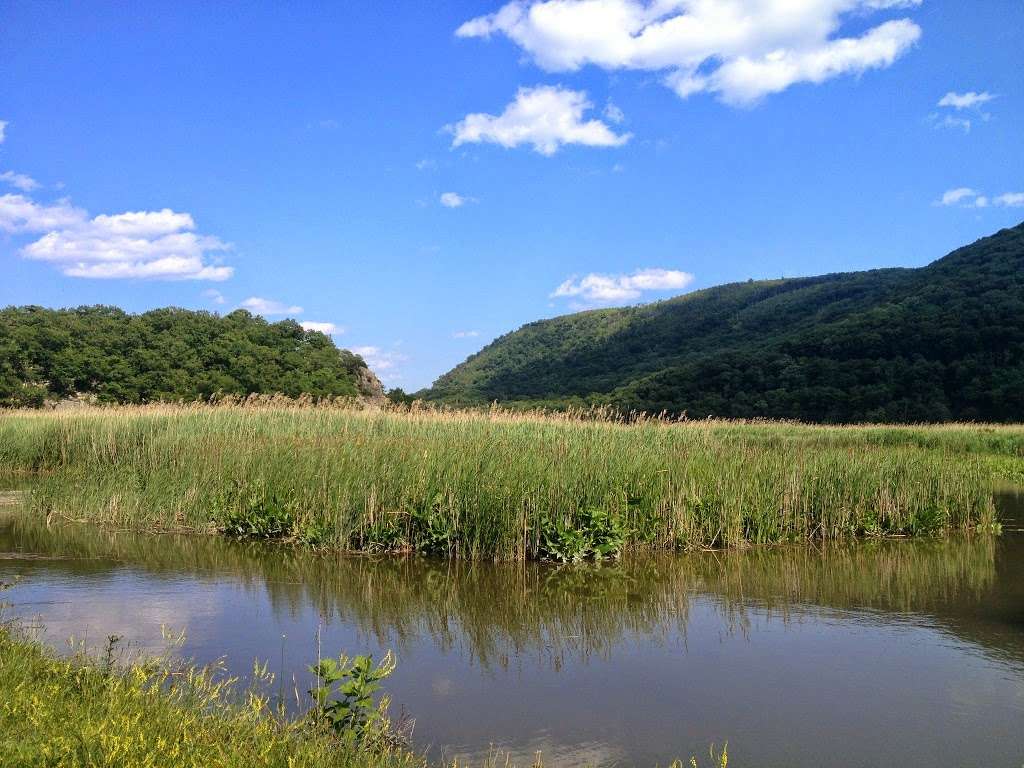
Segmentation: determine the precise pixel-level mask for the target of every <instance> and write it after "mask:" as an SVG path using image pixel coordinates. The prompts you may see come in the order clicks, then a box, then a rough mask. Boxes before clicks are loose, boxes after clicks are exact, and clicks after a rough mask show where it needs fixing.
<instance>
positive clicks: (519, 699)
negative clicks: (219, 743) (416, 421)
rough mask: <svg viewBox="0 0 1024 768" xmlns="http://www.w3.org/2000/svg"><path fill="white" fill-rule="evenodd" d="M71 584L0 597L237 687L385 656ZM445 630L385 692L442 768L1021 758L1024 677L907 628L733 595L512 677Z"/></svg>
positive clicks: (339, 625) (537, 661) (232, 588)
mask: <svg viewBox="0 0 1024 768" xmlns="http://www.w3.org/2000/svg"><path fill="white" fill-rule="evenodd" d="M72 571H73V569H71V568H69V567H68V565H67V563H62V562H61V561H59V560H54V561H48V560H33V561H25V560H18V559H11V558H8V559H3V560H0V579H2V580H8V579H9V577H10V576H11V575H12V574H14V573H22V574H24V575H25V580H24V581H23V583H22V584H20V585H19V586H18V587H16V588H15V589H14V590H12V591H11V592H10V593H8V595H7V599H8V600H9V601H10V602H12V603H14V607H13V611H14V612H16V613H17V614H18V615H20V616H23V617H36V616H38V617H40V618H41V620H42V622H43V623H45V625H46V627H47V630H46V638H47V639H48V640H49V641H50V642H51V643H54V644H60V643H61V642H62V641H63V640H64V639H65V638H67V637H69V636H72V635H74V636H75V637H77V638H79V639H82V638H85V639H87V640H88V642H89V644H90V646H92V647H94V648H96V647H100V646H102V644H103V642H104V641H105V638H106V636H107V635H109V634H112V633H113V634H119V635H122V636H123V637H124V638H125V641H127V642H131V643H132V644H133V645H134V646H136V647H142V648H145V649H149V650H160V649H162V648H163V647H164V644H163V640H162V634H161V626H162V625H164V626H167V627H169V628H171V629H173V630H175V631H180V630H184V631H185V632H186V635H187V641H186V644H185V646H184V648H183V651H182V652H183V653H184V654H185V655H187V656H191V657H194V658H196V660H197V661H200V662H203V663H205V662H211V661H214V660H216V659H218V658H220V657H221V656H224V655H226V656H227V659H228V662H229V666H231V667H232V669H233V671H235V672H236V673H237V672H241V673H244V672H246V671H247V670H248V669H249V668H250V666H251V662H252V660H253V659H254V658H259V659H261V660H265V661H268V662H269V665H270V669H271V670H272V671H274V672H280V671H282V670H283V672H284V679H285V687H286V690H289V691H290V690H291V686H292V684H293V681H294V685H295V686H296V687H297V688H298V690H299V691H300V693H302V692H304V691H305V690H306V689H307V688H308V687H309V682H310V679H309V673H308V671H307V670H306V664H308V663H310V662H311V661H313V660H315V658H316V655H317V648H318V634H319V647H320V649H321V650H322V653H323V654H324V655H333V654H337V653H339V652H341V651H347V652H349V653H361V652H367V651H370V652H374V653H376V654H380V653H382V652H383V650H384V648H382V647H380V645H379V644H378V642H377V640H376V637H377V636H378V635H377V633H376V632H375V631H374V630H373V628H371V627H366V626H360V625H359V623H358V622H357V621H356V620H353V619H349V618H345V619H339V618H337V615H333V616H331V617H329V618H327V619H325V618H324V617H322V616H321V615H320V613H319V612H318V610H317V608H316V607H315V606H314V605H313V604H312V603H310V602H309V601H308V598H301V599H292V600H279V599H278V600H272V599H271V597H270V593H269V591H268V589H267V588H266V586H265V585H264V584H262V583H261V582H260V580H259V579H254V578H252V577H249V578H248V580H243V579H241V578H239V577H236V576H235V575H233V574H231V573H228V572H224V573H220V574H217V573H209V572H208V573H205V574H203V575H201V576H199V575H190V574H178V575H168V574H167V573H162V574H160V575H154V574H151V573H148V572H147V571H145V570H144V569H142V568H139V567H128V566H124V565H115V564H110V565H109V567H103V566H102V565H100V564H96V563H95V562H93V563H92V564H91V565H90V569H89V572H88V573H77V574H76V573H73V572H72ZM296 594H302V593H301V592H297V593H296ZM581 610H583V608H581ZM349 615H351V613H350V612H346V616H349ZM449 628H450V630H451V631H452V632H453V633H454V634H455V635H456V642H455V643H453V644H449V643H447V642H442V641H440V640H439V638H437V637H433V636H430V635H429V634H422V635H416V636H412V637H409V638H407V639H406V642H404V643H402V647H401V648H400V649H398V650H399V653H398V671H397V672H396V673H395V675H394V676H393V677H392V678H391V679H390V680H389V681H388V684H387V686H386V688H387V690H388V691H389V692H390V693H391V694H392V696H393V700H394V704H393V708H392V714H393V715H394V716H398V715H399V714H400V713H401V712H402V711H403V710H404V711H406V712H408V713H409V714H410V715H412V716H414V717H415V718H416V721H417V725H416V730H415V734H414V738H415V742H416V743H417V745H419V746H420V747H421V748H428V747H430V748H432V754H434V755H435V756H437V755H441V754H442V753H443V754H444V755H445V756H446V757H449V758H452V757H460V759H462V758H465V759H467V760H468V761H471V762H475V761H477V760H479V758H480V757H481V756H483V755H486V754H487V753H488V751H489V750H490V749H491V745H494V746H495V747H497V748H499V749H501V750H507V751H508V752H509V753H510V754H511V756H512V759H513V762H514V763H515V764H518V765H524V764H529V763H530V762H532V759H533V754H534V752H536V751H537V750H541V751H542V752H543V754H544V755H545V757H546V760H547V761H548V764H558V765H581V764H607V763H622V762H635V763H637V764H649V765H653V764H655V763H660V764H666V763H667V762H668V761H669V760H670V759H671V758H674V757H679V756H682V757H687V756H689V755H690V754H697V755H704V754H706V751H707V748H708V746H709V745H710V744H711V743H712V742H714V743H717V744H721V743H723V742H725V741H728V742H729V744H730V756H731V757H732V758H733V759H734V761H735V762H736V763H738V764H755V763H756V764H759V765H763V764H778V765H822V764H835V763H836V762H844V758H845V757H847V756H851V755H856V756H857V758H858V762H860V763H861V764H864V765H878V764H899V765H902V766H913V765H922V766H925V765H928V766H932V765H940V764H941V765H947V764H960V763H971V764H975V763H984V764H990V765H1012V764H1019V763H1020V759H1021V758H1022V757H1024V747H1022V746H1021V745H1022V744H1024V741H1022V740H1021V739H1020V736H1019V734H1018V732H1017V731H1018V729H1019V726H1020V723H1022V722H1024V669H1022V665H1020V664H1019V663H1016V664H1014V663H1011V662H1006V661H998V660H997V659H995V658H993V657H992V656H991V655H988V654H986V653H984V652H983V649H982V648H980V647H979V646H976V645H973V644H971V643H968V642H965V641H962V640H959V639H957V638H955V637H953V636H952V635H950V634H949V633H948V632H945V631H943V630H941V629H939V628H937V627H936V626H933V625H931V624H930V623H928V622H924V623H921V622H915V621H913V620H912V617H910V618H908V616H907V615H898V614H887V613H885V612H883V611H872V612H864V611H841V610H835V609H831V608H821V607H815V606H798V607H795V608H790V609H789V610H788V611H787V612H786V614H785V620H783V618H782V616H781V615H780V614H779V613H778V612H773V611H769V610H768V609H767V608H764V607H762V606H758V605H756V604H751V605H750V606H749V607H748V609H747V610H746V611H745V612H744V613H743V618H742V621H741V622H737V620H736V618H735V616H732V617H730V616H729V612H728V611H726V610H724V609H723V606H722V601H721V597H720V596H716V595H695V596H694V599H693V600H692V601H691V602H690V605H689V609H688V617H687V621H686V622H685V625H680V624H677V623H674V622H667V623H665V624H664V625H663V626H658V627H653V628H651V629H649V630H643V631H639V630H629V629H627V630H624V631H623V632H622V634H621V636H619V637H618V639H617V640H616V641H615V644H614V647H613V648H612V649H611V650H610V651H608V652H607V653H603V654H600V655H590V656H586V655H582V654H573V653H565V654H561V656H560V657H559V659H558V663H557V664H553V663H552V659H551V658H550V655H551V654H552V653H554V652H555V651H553V650H552V649H550V648H544V647H536V646H528V647H524V648H522V649H520V650H518V651H516V650H515V649H514V648H511V647H510V648H509V649H508V657H507V659H505V661H506V662H507V663H504V664H502V663H494V664H490V665H488V666H486V667H483V666H481V665H480V664H479V663H478V661H477V660H475V659H474V657H473V654H472V653H471V652H468V651H467V647H468V646H469V644H468V643H467V642H466V641H464V640H463V639H461V638H460V636H461V633H462V632H463V631H464V630H463V629H462V628H461V627H460V625H459V623H458V621H456V620H454V619H453V620H452V621H451V622H449ZM560 639H561V640H564V641H565V642H566V643H571V642H572V638H560ZM556 640H559V638H550V637H549V638H546V640H544V641H543V642H545V643H547V642H554V641H556Z"/></svg>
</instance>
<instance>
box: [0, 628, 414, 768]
mask: <svg viewBox="0 0 1024 768" xmlns="http://www.w3.org/2000/svg"><path fill="white" fill-rule="evenodd" d="M0 755H2V756H3V758H2V762H3V765H4V766H5V767H6V768H20V767H21V766H26V767H27V766H61V768H78V767H79V766H81V768H86V767H88V768H106V767H109V768H162V767H163V766H166V767H167V768H229V767H230V768H236V767H237V768H254V767H257V766H268V767H269V766H275V767H276V766H281V768H301V767H302V766H309V768H314V767H316V768H321V767H323V766H346V767H351V768H411V767H412V766H422V765H424V763H423V760H422V759H420V758H418V757H416V756H414V755H413V754H412V753H411V752H409V751H408V750H406V749H404V748H399V747H396V746H394V745H391V744H389V743H388V741H387V740H384V739H381V740H376V741H374V742H372V743H370V742H363V741H356V740H353V739H346V738H341V737H339V736H336V735H335V734H334V733H333V732H332V731H330V730H329V729H326V728H324V727H322V726H319V725H318V724H317V721H316V719H315V718H309V717H304V718H301V719H296V720H289V719H286V718H282V717H280V716H279V715H278V714H277V713H276V712H275V711H274V710H273V708H272V707H270V706H269V703H268V700H267V699H266V698H265V697H262V696H260V695H259V694H257V693H255V692H253V691H247V692H245V693H244V694H243V693H241V692H238V691H236V690H235V689H234V685H233V681H231V680H229V679H224V678H222V677H221V676H219V675H217V674H214V673H213V672H211V671H209V670H198V669H195V668H190V667H183V666H181V665H177V666H174V665H171V664H170V663H169V662H168V663H162V662H137V663H132V664H129V665H127V666H124V667H120V666H116V665H115V666H111V665H110V664H109V663H101V662H96V661H93V660H90V659H88V658H86V657H84V656H82V655H76V656H73V657H71V658H57V657H55V656H54V655H52V654H51V653H49V652H48V651H47V650H46V649H45V648H44V647H43V646H41V645H39V644H38V643H35V642H31V641H28V640H26V639H24V638H22V637H19V636H18V635H17V634H16V632H15V631H14V630H12V629H10V628H4V627H0Z"/></svg>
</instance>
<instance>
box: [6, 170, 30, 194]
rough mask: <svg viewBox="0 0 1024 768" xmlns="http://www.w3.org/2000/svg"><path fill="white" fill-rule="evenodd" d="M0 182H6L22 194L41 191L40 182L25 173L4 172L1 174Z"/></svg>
mask: <svg viewBox="0 0 1024 768" xmlns="http://www.w3.org/2000/svg"><path fill="white" fill-rule="evenodd" d="M0 181H5V182H7V183H8V184H10V185H11V186H12V187H14V188H15V189H20V190H21V191H22V192H31V191H32V190H33V189H39V182H38V181H36V180H35V179H33V178H32V177H31V176H26V175H25V174H24V173H15V172H14V171H4V172H3V173H0Z"/></svg>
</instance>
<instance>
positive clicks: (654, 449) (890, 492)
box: [0, 397, 1024, 561]
mask: <svg viewBox="0 0 1024 768" xmlns="http://www.w3.org/2000/svg"><path fill="white" fill-rule="evenodd" d="M1022 467H1024V428H1022V427H1015V426H988V425H974V424H955V425H942V426H884V425H879V426H856V427H852V426H851V427H834V426H811V425H805V424H799V423H793V422H758V421H746V422H738V421H714V420H707V421H680V420H673V419H668V418H657V417H649V416H643V415H626V416H621V415H618V414H616V413H615V412H613V411H609V410H592V411H578V412H566V413H544V412H519V411H509V410H502V409H499V408H495V407H492V408H490V409H478V410H470V411H466V410H463V411H453V410H445V409H436V408H426V407H419V406H413V407H411V408H408V407H406V408H403V407H391V408H388V407H380V406H367V405H365V404H359V403H356V402H352V401H349V400H338V401H321V402H319V403H311V402H308V401H293V400H289V399H287V398H281V397H251V398H248V399H245V400H228V401H225V402H221V403H219V404H217V405H195V404H190V405H169V404H162V405H148V406H130V407H83V408H78V409H74V410H69V411H58V412H40V411H9V412H6V413H5V414H4V415H3V416H2V417H0V474H8V475H16V474H19V473H21V474H27V475H31V477H32V480H31V495H30V502H29V503H30V505H31V507H32V508H33V509H34V510H35V511H36V512H37V513H39V514H40V515H41V516H42V515H51V516H52V515H58V516H61V517H64V518H68V519H73V520H76V521H83V522H92V523H99V524H103V525H108V526H114V527H120V528H129V529H135V530H149V531H182V532H207V533H214V532H219V533H224V534H228V535H232V536H236V537H243V538H258V539H280V540H284V541H289V542H296V543H302V544H306V545H310V546H314V547H319V548H324V549H331V550H340V551H353V552H388V553H410V552H415V553H421V554H428V555H440V556H448V557H460V558H482V559H495V560H526V559H546V560H555V561H578V560H583V559H600V558H605V557H614V556H618V555H619V554H620V553H622V552H625V551H643V550H679V549H682V550H687V549H704V548H722V547H736V546H746V545H749V544H775V543H783V542H794V541H809V540H823V541H828V540H839V539H845V538H849V537H884V536H907V535H938V534H946V533H950V532H953V531H958V530H972V529H975V530H977V529H981V530H995V529H998V521H997V517H996V512H995V507H994V501H993V493H994V489H995V488H996V486H997V485H998V484H999V483H1000V482H1001V481H1007V482H1012V481H1015V480H1019V479H1020V478H1021V477H1022V476H1024V471H1022Z"/></svg>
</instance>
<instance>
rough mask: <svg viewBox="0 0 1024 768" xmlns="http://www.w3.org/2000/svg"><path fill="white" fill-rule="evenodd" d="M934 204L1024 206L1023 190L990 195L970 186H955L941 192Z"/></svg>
mask: <svg viewBox="0 0 1024 768" xmlns="http://www.w3.org/2000/svg"><path fill="white" fill-rule="evenodd" d="M934 205H938V206H944V207H951V206H959V207H961V208H988V207H989V206H990V205H994V206H997V207H1001V208H1021V207H1024V192H1004V193H1003V194H1001V195H996V196H995V197H990V196H989V195H984V194H982V193H981V192H979V191H978V190H976V189H971V188H970V187H956V188H954V189H948V190H946V191H945V192H943V193H942V197H940V198H939V199H938V200H936V201H935V203H934Z"/></svg>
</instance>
